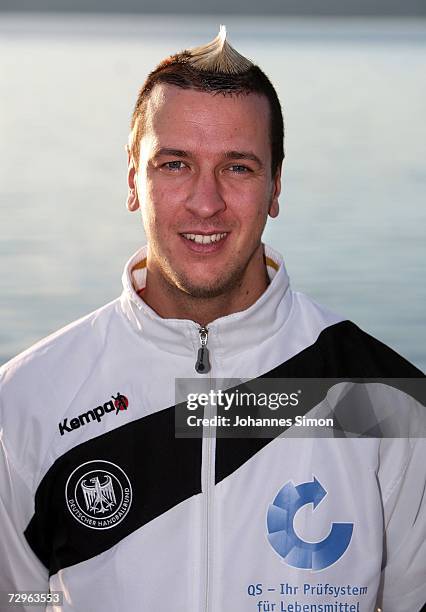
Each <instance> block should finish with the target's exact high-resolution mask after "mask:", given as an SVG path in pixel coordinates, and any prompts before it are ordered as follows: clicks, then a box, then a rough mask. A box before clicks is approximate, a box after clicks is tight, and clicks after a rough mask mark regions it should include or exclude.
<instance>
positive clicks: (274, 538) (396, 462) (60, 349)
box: [0, 247, 426, 612]
mask: <svg viewBox="0 0 426 612" xmlns="http://www.w3.org/2000/svg"><path fill="white" fill-rule="evenodd" d="M145 258H146V248H143V249H142V250H140V251H139V252H138V253H136V255H135V256H133V257H132V259H131V260H130V261H129V263H128V264H127V266H126V269H125V272H124V275H123V284H124V289H123V293H122V295H121V297H120V298H119V299H117V300H115V301H113V302H111V303H110V304H107V305H106V306H104V307H103V308H100V309H99V310H97V311H95V312H93V313H91V314H89V315H88V316H86V317H84V318H83V319H80V320H79V321H77V322H75V323H72V324H71V325H68V326H67V327H65V328H64V329H62V330H60V331H59V332H57V333H55V334H53V335H51V336H49V337H48V338H46V339H45V340H43V341H41V342H39V343H38V344H36V345H35V346H33V347H32V348H30V349H29V350H28V351H26V352H24V353H22V354H21V355H19V356H18V357H16V358H15V359H13V360H11V361H10V362H9V363H7V364H6V365H5V366H4V367H3V368H2V369H1V405H0V530H1V534H0V591H7V592H8V593H12V592H16V591H17V590H25V591H30V590H31V591H48V590H49V588H50V589H51V591H54V592H56V591H61V592H62V593H63V606H62V608H60V607H59V606H54V607H53V608H49V609H53V610H55V611H56V612H59V611H60V610H63V612H70V611H78V612H122V611H126V612H256V611H260V612H341V611H346V612H358V611H360V612H372V611H373V610H375V609H376V608H377V607H380V608H381V609H383V610H384V612H416V611H417V610H420V609H421V607H422V605H423V604H424V602H425V601H426V544H425V530H426V504H425V500H424V490H425V480H426V478H425V474H426V470H425V465H426V447H425V441H424V439H420V438H417V439H416V438H407V437H405V438H398V439H396V438H379V437H377V438H376V437H367V438H362V439H361V438H357V437H341V438H339V437H326V438H297V437H292V436H286V435H285V434H284V435H283V436H280V437H276V438H274V439H268V440H265V439H247V440H245V439H223V438H222V439H221V438H216V437H214V436H210V437H204V438H198V439H197V438H193V439H192V438H191V439H182V438H176V437H175V430H174V425H175V421H174V411H175V379H176V378H197V377H200V376H201V377H203V376H204V377H206V378H209V377H210V378H237V379H250V378H256V377H259V376H261V375H268V376H272V377H276V376H281V377H283V378H285V377H301V378H303V377H363V376H365V377H374V376H380V377H401V378H402V377H406V378H411V377H421V376H422V374H421V373H420V372H419V371H418V370H417V369H416V368H415V367H414V366H412V365H411V364H409V363H408V362H406V361H405V360H404V359H403V358H402V357H400V356H399V355H397V354H396V353H395V352H394V351H392V350H391V349H389V348H388V347H386V346H385V345H383V344H382V343H380V342H379V341H377V340H375V339H374V338H372V337H371V336H369V335H367V334H366V333H364V332H363V331H361V330H360V329H359V328H358V327H356V326H355V325H354V324H353V323H351V322H349V321H347V320H344V319H342V318H341V317H339V316H337V315H335V314H334V313H332V312H330V311H329V310H327V309H325V308H324V307H322V306H319V305H318V304H316V303H315V302H313V301H312V300H310V299H309V298H308V297H306V296H304V295H302V294H300V293H296V292H293V291H292V290H291V288H290V286H289V280H288V276H287V273H286V270H285V267H284V264H283V262H282V259H281V257H280V255H278V254H277V253H276V252H274V251H273V250H272V249H270V248H268V247H265V260H266V263H267V268H268V273H269V276H270V279H271V283H270V284H269V286H268V288H267V290H266V291H265V292H264V294H263V295H262V296H261V297H260V298H259V299H258V300H257V301H256V302H255V303H254V304H253V305H252V306H251V307H250V308H248V309H247V310H245V311H243V312H237V313H234V314H231V315H229V316H225V317H222V318H220V319H217V320H215V321H213V322H212V323H211V324H209V325H208V328H207V331H208V340H207V346H208V349H209V353H210V364H211V370H210V371H209V372H208V373H206V374H199V373H197V372H196V371H195V362H196V360H197V354H198V352H199V349H200V346H201V345H200V328H199V326H198V325H197V324H196V323H195V322H193V321H189V320H181V319H179V320H177V319H162V318H161V317H159V316H158V315H157V314H156V313H155V312H153V310H151V309H150V308H149V307H148V306H147V305H146V304H145V302H144V301H143V300H142V299H141V298H140V297H139V295H138V293H137V291H136V290H140V289H141V288H143V286H144V283H145V278H146V272H145V263H146V259H145ZM135 288H136V290H135ZM3 601H4V600H3ZM2 605H3V608H1V612H5V611H6V610H8V609H9V608H8V607H7V606H6V604H5V603H3V604H2ZM11 609H13V608H11ZM24 609H27V610H29V611H31V610H37V609H40V608H34V607H32V606H31V607H30V606H28V607H27V608H26V607H25V606H24Z"/></svg>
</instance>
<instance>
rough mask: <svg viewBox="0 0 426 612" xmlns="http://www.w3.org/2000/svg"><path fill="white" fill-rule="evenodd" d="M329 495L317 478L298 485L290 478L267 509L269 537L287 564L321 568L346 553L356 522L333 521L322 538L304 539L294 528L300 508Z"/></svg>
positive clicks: (314, 503)
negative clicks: (306, 540) (310, 540)
mask: <svg viewBox="0 0 426 612" xmlns="http://www.w3.org/2000/svg"><path fill="white" fill-rule="evenodd" d="M326 495H327V491H326V490H325V489H324V487H323V486H322V485H321V483H320V482H319V481H318V480H317V479H316V478H315V476H314V479H313V481H310V482H303V483H302V484H299V485H297V486H295V485H294V484H293V483H292V482H291V481H289V482H287V483H286V484H285V485H284V486H283V488H282V489H281V490H280V491H279V492H278V494H277V496H276V497H275V499H274V501H273V502H272V504H271V505H270V506H269V509H268V516H267V526H268V540H269V543H270V544H271V546H272V548H273V549H274V550H275V551H276V552H277V553H278V554H279V555H280V557H282V558H283V559H284V561H285V562H286V563H287V565H290V566H291V567H297V568H298V569H310V570H322V569H325V568H326V567H329V566H330V565H333V563H336V561H337V560H338V559H340V557H341V556H342V555H343V553H344V552H345V551H346V549H347V548H348V546H349V543H350V541H351V538H352V532H353V527H354V524H353V523H332V525H331V531H330V533H329V534H328V536H327V537H326V538H324V539H323V540H321V541H320V542H305V540H302V539H301V538H299V536H298V535H297V534H296V532H295V530H294V517H295V516H296V513H297V511H298V510H300V508H302V507H303V506H305V505H306V504H313V506H314V510H315V508H316V507H317V506H318V504H320V503H321V502H322V500H323V499H324V497H325V496H326Z"/></svg>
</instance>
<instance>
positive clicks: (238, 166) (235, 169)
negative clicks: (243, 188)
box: [229, 164, 250, 174]
mask: <svg viewBox="0 0 426 612" xmlns="http://www.w3.org/2000/svg"><path fill="white" fill-rule="evenodd" d="M229 169H230V170H232V172H236V173H237V174H244V173H246V172H250V168H247V166H242V165H241V164H234V165H233V166H230V168H229Z"/></svg>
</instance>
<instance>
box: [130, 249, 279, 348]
mask: <svg viewBox="0 0 426 612" xmlns="http://www.w3.org/2000/svg"><path fill="white" fill-rule="evenodd" d="M264 248H265V259H266V264H267V270H268V274H269V277H270V279H271V282H270V284H269V285H268V287H267V289H266V290H265V292H264V293H263V294H262V295H261V296H260V297H259V298H258V299H257V301H256V302H255V303H254V304H252V305H251V306H250V307H249V308H247V309H246V310H243V311H241V312H235V313H233V314H230V315H227V316H224V317H220V318H218V319H215V320H214V321H212V322H211V323H210V324H209V325H208V326H207V327H208V330H209V335H208V348H209V349H210V350H211V351H214V352H215V357H216V358H217V359H220V358H221V357H225V356H226V357H229V356H232V355H236V354H238V353H240V352H243V351H245V350H247V349H249V348H253V346H257V345H258V344H260V343H261V342H263V341H265V340H266V339H268V338H270V337H271V336H273V335H275V334H276V333H277V331H278V330H279V329H280V328H281V326H282V325H283V324H284V323H285V321H286V319H287V318H288V315H289V312H290V308H291V291H290V289H289V277H288V275H287V272H286V269H285V266H284V262H283V259H282V257H281V255H280V254H279V253H277V252H276V251H274V250H273V249H271V248H270V247H268V246H266V245H265V247H264ZM146 255H147V247H146V246H145V247H142V248H141V249H140V250H139V251H137V252H136V253H135V254H134V255H133V256H132V257H131V258H130V260H129V261H128V262H127V264H126V267H125V269H124V273H123V277H122V281H123V293H122V295H121V300H120V302H121V308H122V311H123V313H124V315H125V316H126V318H127V319H128V320H129V321H130V323H131V324H132V326H133V327H134V328H135V329H136V330H137V331H138V333H140V334H142V335H143V337H144V338H145V339H146V340H147V341H149V342H152V343H153V344H155V345H156V347H157V348H159V349H160V350H164V351H166V352H169V353H174V354H176V355H182V356H185V355H186V356H193V355H194V351H197V350H198V348H199V347H200V337H199V328H200V326H199V325H198V324H197V323H195V322H194V321H190V320H188V319H163V318H162V317H160V316H159V315H158V314H157V313H156V312H155V311H154V310H152V308H150V307H149V306H148V304H146V303H145V302H144V301H143V299H142V298H141V297H140V296H139V295H138V293H137V291H140V290H141V289H143V287H145V283H146Z"/></svg>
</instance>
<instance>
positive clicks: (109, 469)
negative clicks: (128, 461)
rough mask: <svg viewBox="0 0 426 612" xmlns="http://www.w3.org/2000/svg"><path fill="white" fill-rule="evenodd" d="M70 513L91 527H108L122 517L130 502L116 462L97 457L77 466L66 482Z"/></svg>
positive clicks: (126, 481) (124, 477)
mask: <svg viewBox="0 0 426 612" xmlns="http://www.w3.org/2000/svg"><path fill="white" fill-rule="evenodd" d="M65 499H66V504H67V507H68V510H69V511H70V513H71V514H72V516H73V517H74V518H75V519H76V520H77V521H78V522H79V523H81V524H82V525H84V526H85V527H89V528H91V529H111V528H112V527H115V526H116V525H118V524H119V523H121V521H122V520H123V519H124V517H125V516H126V514H127V513H128V511H129V509H130V506H131V503H132V486H131V484H130V480H129V479H128V477H127V474H126V473H125V472H124V471H123V470H122V469H121V467H119V466H118V465H116V464H115V463H112V462H111V461H105V460H102V459H96V460H94V461H87V462H86V463H83V464H82V465H80V466H78V467H77V468H76V469H75V470H74V471H73V472H72V473H71V475H70V476H69V478H68V480H67V483H66V485H65Z"/></svg>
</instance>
